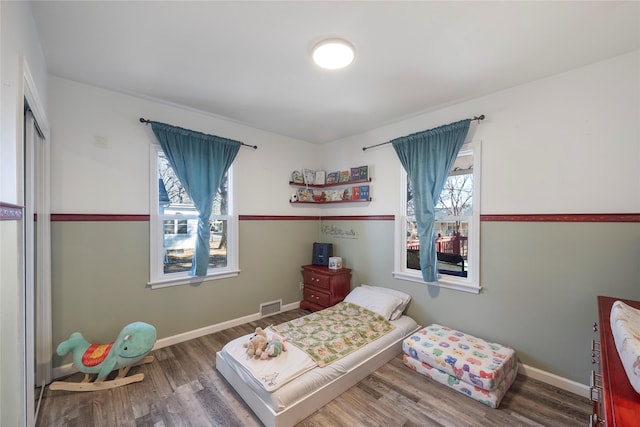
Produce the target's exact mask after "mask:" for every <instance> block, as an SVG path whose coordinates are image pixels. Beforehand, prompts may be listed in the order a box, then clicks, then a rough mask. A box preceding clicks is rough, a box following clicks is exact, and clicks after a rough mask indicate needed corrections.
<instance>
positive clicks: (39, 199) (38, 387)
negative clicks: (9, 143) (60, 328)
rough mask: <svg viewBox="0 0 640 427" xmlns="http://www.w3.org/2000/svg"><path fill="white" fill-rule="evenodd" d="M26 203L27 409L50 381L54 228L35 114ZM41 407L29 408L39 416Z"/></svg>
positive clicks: (28, 144)
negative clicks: (32, 391) (51, 226)
mask: <svg viewBox="0 0 640 427" xmlns="http://www.w3.org/2000/svg"><path fill="white" fill-rule="evenodd" d="M24 124H25V129H24V162H25V167H24V174H25V175H24V183H25V186H24V191H25V195H24V200H25V219H24V227H25V230H24V232H25V236H24V237H25V240H24V241H25V245H24V249H25V254H24V260H25V314H26V316H25V317H26V319H25V320H26V322H25V329H26V330H25V332H26V333H25V339H26V343H25V347H26V348H25V349H26V361H25V363H26V367H25V369H26V373H27V378H26V379H27V387H28V390H34V391H35V392H34V394H32V395H31V396H27V406H29V405H30V404H31V402H34V403H35V402H36V399H38V397H39V395H40V394H41V392H42V390H43V389H44V385H46V384H48V383H49V382H51V379H52V378H51V362H52V356H53V349H52V343H51V339H52V338H51V238H50V235H51V228H50V210H49V190H50V186H49V144H48V142H47V141H46V140H45V138H44V136H43V135H42V132H41V131H40V129H39V127H38V123H37V122H36V120H35V118H34V115H33V113H32V112H31V110H29V109H27V111H26V112H25V116H24ZM37 409H38V405H37V403H36V404H35V408H34V407H32V408H30V409H29V413H34V416H35V414H37Z"/></svg>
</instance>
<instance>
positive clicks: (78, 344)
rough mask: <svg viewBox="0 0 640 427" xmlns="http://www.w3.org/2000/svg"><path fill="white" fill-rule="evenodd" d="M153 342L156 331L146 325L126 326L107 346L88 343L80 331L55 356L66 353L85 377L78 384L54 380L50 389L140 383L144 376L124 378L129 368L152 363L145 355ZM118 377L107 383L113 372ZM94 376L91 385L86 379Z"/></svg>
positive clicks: (82, 389) (103, 387)
mask: <svg viewBox="0 0 640 427" xmlns="http://www.w3.org/2000/svg"><path fill="white" fill-rule="evenodd" d="M155 342H156V328H155V327H153V326H152V325H149V324H148V323H144V322H133V323H130V324H128V325H126V326H125V327H124V328H123V329H122V331H120V334H118V337H117V338H116V340H115V341H113V342H111V343H109V344H90V343H89V342H88V341H87V340H86V339H84V337H83V336H82V334H81V333H80V332H74V333H72V334H71V336H70V337H69V339H68V340H66V341H63V342H61V343H60V344H59V345H58V348H57V349H56V353H57V354H58V356H64V355H66V354H67V353H71V354H72V355H73V364H74V365H75V366H76V368H77V369H78V370H79V371H80V372H82V373H84V374H85V379H84V380H83V381H82V382H81V383H74V382H66V381H55V382H53V383H51V385H50V387H49V388H50V389H51V390H68V391H90V390H105V389H108V388H113V387H120V386H122V385H125V384H131V383H133V382H138V381H142V379H143V378H144V374H142V373H140V374H136V375H131V376H128V377H127V376H126V375H127V373H128V372H129V368H131V367H132V366H135V365H137V364H140V363H151V362H152V361H153V359H154V358H153V356H147V354H148V353H149V352H150V351H151V350H152V349H153V345H154V344H155ZM116 369H117V370H118V376H117V377H116V378H115V379H113V380H107V376H108V375H109V373H110V372H111V371H113V370H116ZM93 374H97V377H96V379H95V381H94V382H90V381H89V376H90V375H93Z"/></svg>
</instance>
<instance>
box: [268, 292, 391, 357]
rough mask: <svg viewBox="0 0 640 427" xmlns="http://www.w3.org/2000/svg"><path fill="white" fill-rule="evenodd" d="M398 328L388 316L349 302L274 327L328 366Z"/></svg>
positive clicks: (288, 339) (291, 341) (289, 340)
mask: <svg viewBox="0 0 640 427" xmlns="http://www.w3.org/2000/svg"><path fill="white" fill-rule="evenodd" d="M394 328H395V326H394V325H392V324H391V323H389V321H387V320H386V319H385V318H384V317H382V316H380V315H379V314H377V313H374V312H373V311H370V310H367V309H366V308H363V307H360V306H358V305H355V304H351V303H348V302H344V301H343V302H340V303H338V304H336V305H334V306H333V307H329V308H326V309H324V310H321V311H316V312H315V313H311V314H309V315H307V316H304V317H301V318H298V319H294V320H291V321H290V322H286V323H281V324H279V325H277V326H272V327H271V329H272V330H273V331H274V332H277V333H278V334H280V335H281V336H283V337H286V339H287V342H288V343H290V344H293V345H295V346H296V347H298V348H300V349H301V350H303V351H305V352H306V353H307V354H308V355H309V356H310V357H311V358H312V359H313V360H314V361H315V362H316V363H317V364H318V366H320V367H322V366H326V365H328V364H329V363H332V362H335V361H336V360H339V359H341V358H342V357H344V356H346V355H348V354H349V353H352V352H354V351H356V350H358V349H359V348H361V347H363V346H364V345H366V344H368V343H370V342H372V341H375V340H376V339H378V338H380V337H381V336H383V335H385V334H387V333H388V332H391V331H392V330H393V329H394Z"/></svg>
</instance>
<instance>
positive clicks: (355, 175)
mask: <svg viewBox="0 0 640 427" xmlns="http://www.w3.org/2000/svg"><path fill="white" fill-rule="evenodd" d="M359 179H360V168H351V175H349V181H358V180H359Z"/></svg>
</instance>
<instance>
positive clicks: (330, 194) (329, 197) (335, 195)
mask: <svg viewBox="0 0 640 427" xmlns="http://www.w3.org/2000/svg"><path fill="white" fill-rule="evenodd" d="M340 200H342V190H329V191H327V192H326V198H325V201H326V202H337V201H340Z"/></svg>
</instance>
